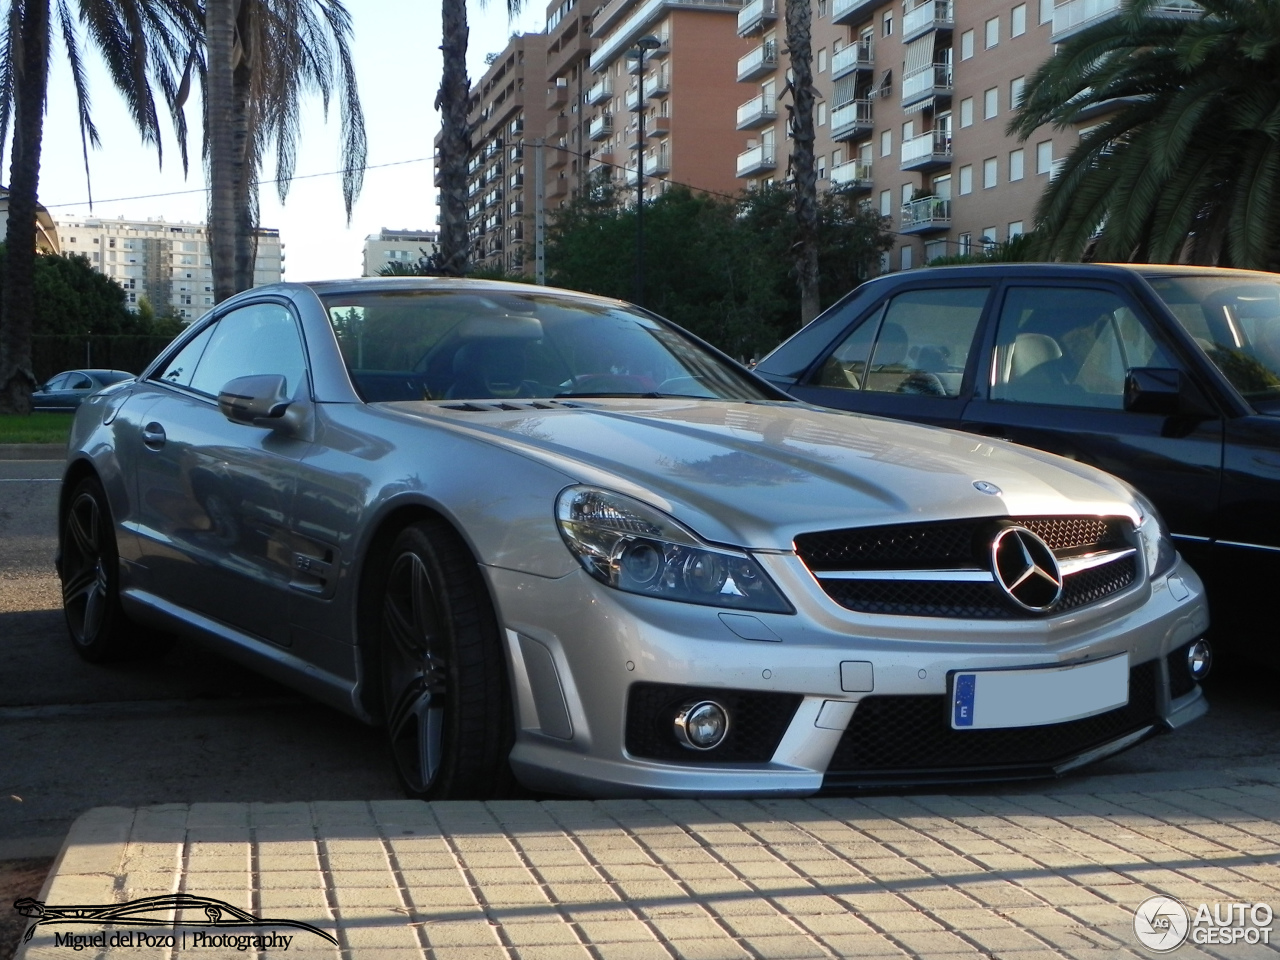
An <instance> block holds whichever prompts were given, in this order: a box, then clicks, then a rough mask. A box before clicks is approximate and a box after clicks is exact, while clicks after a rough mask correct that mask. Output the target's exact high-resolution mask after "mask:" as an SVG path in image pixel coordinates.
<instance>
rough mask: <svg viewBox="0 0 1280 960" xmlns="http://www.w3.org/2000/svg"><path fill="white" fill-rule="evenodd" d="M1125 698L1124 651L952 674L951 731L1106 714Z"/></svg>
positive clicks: (1032, 724) (1126, 662)
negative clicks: (1086, 659)
mask: <svg viewBox="0 0 1280 960" xmlns="http://www.w3.org/2000/svg"><path fill="white" fill-rule="evenodd" d="M1128 702H1129V655H1128V654H1127V653H1123V654H1121V655H1120V656H1118V657H1110V658H1108V659H1106V660H1098V661H1096V662H1094V663H1081V664H1076V665H1075V666H1070V667H1040V668H1037V669H1034V670H975V671H969V672H965V673H957V674H955V679H954V684H953V686H952V695H951V727H952V729H953V730H992V729H999V728H1002V727H1039V726H1043V725H1045V724H1047V723H1065V722H1067V721H1068V720H1079V719H1080V718H1081V717H1091V716H1093V715H1094V714H1097V713H1106V712H1107V711H1108V710H1114V709H1115V708H1116V707H1123V706H1124V705H1125V704H1127V703H1128Z"/></svg>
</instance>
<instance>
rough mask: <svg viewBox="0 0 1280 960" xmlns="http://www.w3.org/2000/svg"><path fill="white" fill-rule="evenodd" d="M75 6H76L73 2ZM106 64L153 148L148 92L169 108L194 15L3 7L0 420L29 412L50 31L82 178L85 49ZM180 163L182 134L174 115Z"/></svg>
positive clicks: (93, 140) (178, 8) (80, 3)
mask: <svg viewBox="0 0 1280 960" xmlns="http://www.w3.org/2000/svg"><path fill="white" fill-rule="evenodd" d="M73 3H74V6H72V4H73ZM73 13H74V14H76V15H78V19H79V21H80V22H81V23H82V24H84V25H85V28H86V30H87V33H88V41H89V45H91V46H92V47H93V48H94V49H96V50H97V52H98V53H99V54H100V55H101V56H102V58H103V59H104V60H105V62H106V64H107V67H108V70H109V72H110V74H111V79H112V82H113V83H114V85H115V87H116V88H117V89H118V90H119V91H120V93H121V94H122V95H123V96H124V98H125V101H126V103H127V104H128V106H129V110H130V113H131V114H132V116H133V120H134V123H135V124H136V125H137V127H138V130H139V132H140V133H141V134H142V138H143V141H144V142H147V143H152V144H154V145H155V146H156V149H157V150H159V149H160V123H159V119H158V117H157V115H156V109H155V102H154V99H153V97H152V90H151V85H152V83H155V84H157V85H158V86H159V87H160V89H161V91H162V92H163V94H164V95H165V99H166V100H167V101H168V102H169V103H170V104H171V105H172V104H173V103H174V102H176V101H177V100H178V98H179V87H180V84H179V82H178V81H177V78H176V77H175V75H174V70H173V68H172V65H173V62H174V57H175V55H176V53H177V47H176V42H175V37H180V36H182V35H184V34H186V33H187V32H188V30H189V28H190V24H191V22H192V13H191V8H190V7H188V6H187V5H186V4H185V3H183V2H182V0H8V2H7V4H6V8H5V9H4V26H3V33H0V157H2V156H3V155H4V147H5V143H6V140H7V135H8V132H9V125H10V123H12V124H13V147H12V160H11V164H10V170H9V222H8V226H7V228H6V234H5V241H6V244H7V247H8V251H9V254H8V258H7V261H6V266H5V278H4V295H3V299H2V302H0V413H23V414H25V413H30V412H31V390H32V388H33V387H34V386H35V376H34V373H33V371H32V367H31V327H32V316H33V314H34V310H35V288H34V285H33V279H32V278H33V274H34V269H35V235H36V198H37V195H38V189H39V184H40V147H41V141H42V138H43V135H44V112H45V102H46V100H47V97H48V88H49V58H50V56H51V55H52V46H53V44H52V41H53V38H54V34H55V22H54V21H55V15H56V32H57V34H58V35H59V36H60V39H61V41H62V44H63V46H64V48H65V50H66V54H67V60H68V62H69V64H70V67H71V76H72V80H73V82H74V85H75V91H76V100H77V107H78V112H79V118H80V133H81V142H82V144H83V151H84V157H85V172H86V176H87V174H88V162H89V146H90V145H91V144H92V145H93V146H97V145H98V143H99V140H98V131H97V130H96V128H95V127H94V125H93V121H92V119H91V117H90V114H89V93H88V87H87V84H86V79H85V73H84V60H83V57H84V51H85V44H84V41H83V39H82V38H81V36H80V32H79V30H78V29H77V26H76V19H77V17H76V16H73ZM175 123H176V124H177V128H178V139H179V144H180V145H181V146H183V151H182V152H183V161H184V164H185V161H186V150H185V139H184V138H185V132H186V131H185V127H184V126H183V125H182V121H181V117H180V116H175Z"/></svg>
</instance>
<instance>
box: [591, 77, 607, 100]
mask: <svg viewBox="0 0 1280 960" xmlns="http://www.w3.org/2000/svg"><path fill="white" fill-rule="evenodd" d="M612 96H613V80H611V79H610V78H609V77H601V78H600V79H599V80H597V81H596V82H595V83H593V84H592V85H591V89H590V90H588V91H587V103H604V102H605V101H606V100H608V99H609V98H610V97H612Z"/></svg>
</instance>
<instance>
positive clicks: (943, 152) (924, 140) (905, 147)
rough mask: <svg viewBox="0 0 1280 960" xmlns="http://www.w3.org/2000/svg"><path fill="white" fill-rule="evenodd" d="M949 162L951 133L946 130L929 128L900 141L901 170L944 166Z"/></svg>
mask: <svg viewBox="0 0 1280 960" xmlns="http://www.w3.org/2000/svg"><path fill="white" fill-rule="evenodd" d="M950 162H951V134H950V133H949V132H947V131H946V130H930V131H929V132H928V133H922V134H920V136H918V137H912V138H911V139H910V140H904V141H902V164H901V166H902V169H903V170H922V169H924V168H925V167H935V166H946V165H947V164H949V163H950Z"/></svg>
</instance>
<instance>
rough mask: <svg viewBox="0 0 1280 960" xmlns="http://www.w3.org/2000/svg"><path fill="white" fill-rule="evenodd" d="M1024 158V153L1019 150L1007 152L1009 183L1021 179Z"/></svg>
mask: <svg viewBox="0 0 1280 960" xmlns="http://www.w3.org/2000/svg"><path fill="white" fill-rule="evenodd" d="M1025 156H1026V151H1024V150H1022V149H1021V148H1019V149H1017V150H1010V151H1009V180H1010V181H1013V180H1021V179H1022V167H1023V161H1024V158H1025Z"/></svg>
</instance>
